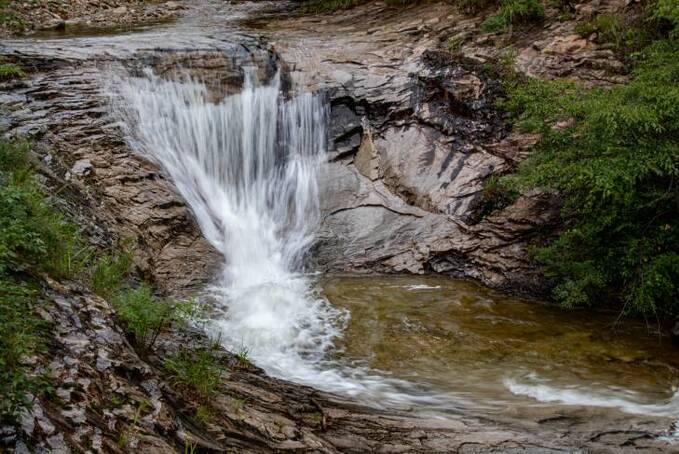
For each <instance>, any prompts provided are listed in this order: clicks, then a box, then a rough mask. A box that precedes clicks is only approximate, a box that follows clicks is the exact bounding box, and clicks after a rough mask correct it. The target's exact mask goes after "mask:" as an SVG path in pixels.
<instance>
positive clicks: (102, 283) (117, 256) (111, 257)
mask: <svg viewBox="0 0 679 454" xmlns="http://www.w3.org/2000/svg"><path fill="white" fill-rule="evenodd" d="M132 265H133V262H132V253H131V252H130V251H129V250H122V251H115V252H110V253H108V254H105V255H103V256H102V257H100V258H99V259H98V260H97V261H96V263H95V264H94V266H93V268H92V271H91V273H90V276H89V281H90V288H91V289H92V291H94V293H96V294H97V295H99V296H101V297H102V298H110V297H112V296H114V295H115V294H116V293H118V291H119V290H120V289H121V288H122V286H123V280H124V278H125V276H127V275H128V274H129V272H130V270H131V269H132Z"/></svg>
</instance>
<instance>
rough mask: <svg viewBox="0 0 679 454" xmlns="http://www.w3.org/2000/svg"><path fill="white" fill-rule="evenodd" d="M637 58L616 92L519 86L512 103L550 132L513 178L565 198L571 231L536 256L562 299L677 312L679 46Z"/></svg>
mask: <svg viewBox="0 0 679 454" xmlns="http://www.w3.org/2000/svg"><path fill="white" fill-rule="evenodd" d="M635 60H636V65H635V68H634V71H633V79H632V81H631V82H630V83H629V84H628V85H624V86H616V87H613V88H610V89H593V90H585V89H582V88H581V87H578V86H576V85H575V84H573V83H567V82H546V81H538V80H529V81H526V82H525V83H519V84H517V83H512V84H510V85H509V87H508V90H509V100H508V101H507V102H506V103H505V107H507V108H508V109H509V110H510V111H513V112H515V113H516V114H517V122H518V126H519V127H521V128H523V129H527V130H532V131H538V132H540V133H542V134H543V138H542V140H541V142H540V144H539V146H538V150H537V151H536V153H535V154H534V155H533V156H532V157H531V158H530V159H529V160H527V161H526V162H525V163H524V164H523V165H522V166H521V168H520V171H519V173H518V175H516V176H513V177H509V179H510V180H512V184H516V185H518V186H521V187H535V186H537V187H546V188H552V189H555V190H558V192H559V193H560V194H562V196H563V198H564V211H563V216H564V217H565V219H566V220H567V221H568V224H567V227H568V228H567V230H566V231H565V232H564V233H563V234H562V235H561V236H560V237H559V238H557V239H556V240H555V241H554V242H552V244H550V245H549V246H548V247H545V248H542V249H539V250H538V251H537V253H536V254H537V257H538V258H539V259H540V260H541V261H542V262H543V263H545V264H546V265H547V266H548V268H549V270H550V272H551V274H552V275H553V276H554V278H555V279H556V281H557V286H556V289H555V292H554V295H555V297H556V298H557V299H558V300H559V301H561V302H562V303H563V304H565V305H567V306H575V305H582V304H595V303H599V302H604V301H609V300H619V301H622V302H623V303H624V307H625V309H626V310H627V311H635V312H639V313H644V314H659V313H666V314H677V313H679V188H678V185H677V179H678V178H679V44H678V43H677V41H676V40H675V39H668V40H665V41H659V42H656V43H655V44H653V45H651V46H649V47H647V48H646V49H645V50H643V52H641V53H639V54H638V55H637V56H636V57H635Z"/></svg>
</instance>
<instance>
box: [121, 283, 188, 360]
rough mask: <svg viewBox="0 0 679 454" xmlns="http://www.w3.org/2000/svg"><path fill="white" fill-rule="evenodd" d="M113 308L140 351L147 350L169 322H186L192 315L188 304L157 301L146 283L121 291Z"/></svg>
mask: <svg viewBox="0 0 679 454" xmlns="http://www.w3.org/2000/svg"><path fill="white" fill-rule="evenodd" d="M113 307H114V309H115V311H116V314H117V315H118V317H119V318H120V319H121V320H122V322H123V323H124V325H125V328H126V329H127V330H128V331H129V332H130V333H132V335H133V336H134V342H135V344H136V345H137V346H138V347H140V348H142V349H143V350H149V349H151V348H152V347H153V344H154V343H155V342H156V339H157V338H158V336H159V335H160V333H162V332H163V330H165V329H167V328H168V327H169V326H170V325H171V324H172V323H173V322H183V321H186V320H188V319H189V318H191V317H192V316H193V315H194V314H195V309H194V307H195V304H194V303H193V302H192V301H188V302H179V301H174V300H167V299H160V298H158V297H156V296H155V295H154V294H153V291H152V289H151V287H150V286H149V285H147V284H142V285H141V286H140V287H139V288H136V289H128V290H126V291H123V292H121V293H120V294H119V295H118V296H117V297H116V298H115V299H114V300H113Z"/></svg>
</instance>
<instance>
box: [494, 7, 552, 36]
mask: <svg viewBox="0 0 679 454" xmlns="http://www.w3.org/2000/svg"><path fill="white" fill-rule="evenodd" d="M544 17H545V8H544V6H543V5H542V3H541V2H540V0H502V2H501V3H500V10H499V11H498V13H497V14H495V15H493V16H490V17H488V18H487V19H486V20H485V21H483V23H482V24H481V29H482V30H483V31H485V32H496V31H500V30H504V29H506V28H508V27H510V26H511V25H516V24H523V23H528V22H539V21H541V20H542V19H544Z"/></svg>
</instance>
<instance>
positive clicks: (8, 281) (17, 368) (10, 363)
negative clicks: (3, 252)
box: [0, 275, 44, 421]
mask: <svg viewBox="0 0 679 454" xmlns="http://www.w3.org/2000/svg"><path fill="white" fill-rule="evenodd" d="M34 298H35V292H34V291H33V290H31V289H30V288H29V287H28V286H27V285H26V284H22V283H18V282H16V281H15V280H14V279H12V278H9V277H7V276H3V275H0V417H2V419H5V418H6V419H7V420H9V421H14V420H15V418H16V417H17V415H18V414H19V413H20V412H21V411H22V410H23V409H24V408H31V406H32V404H33V402H32V401H31V399H30V398H29V395H30V394H33V395H39V394H40V393H41V392H42V391H43V387H44V384H43V383H42V381H41V380H40V379H39V378H37V377H31V376H30V375H29V372H30V368H29V366H27V365H26V364H25V359H26V358H27V357H29V356H33V355H35V354H36V353H38V352H39V351H41V350H43V349H44V341H43V338H42V336H41V331H42V329H43V325H44V323H43V322H42V320H41V319H40V318H38V317H37V316H36V315H35V313H34V312H33V310H32V309H33V300H34ZM29 393H30V394H29Z"/></svg>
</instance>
